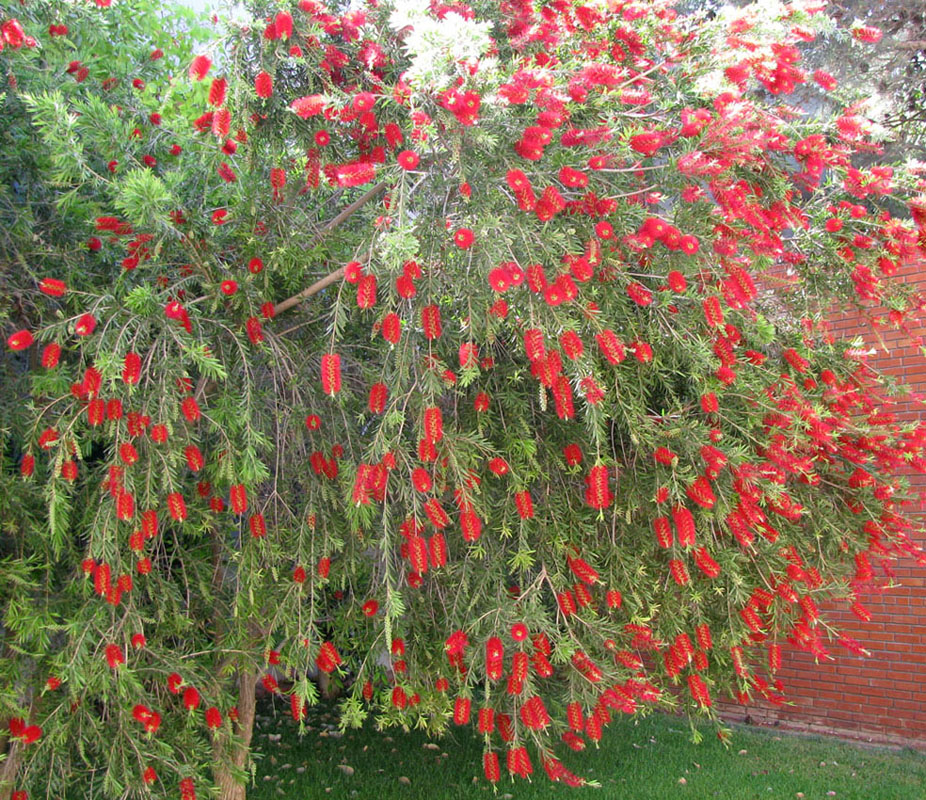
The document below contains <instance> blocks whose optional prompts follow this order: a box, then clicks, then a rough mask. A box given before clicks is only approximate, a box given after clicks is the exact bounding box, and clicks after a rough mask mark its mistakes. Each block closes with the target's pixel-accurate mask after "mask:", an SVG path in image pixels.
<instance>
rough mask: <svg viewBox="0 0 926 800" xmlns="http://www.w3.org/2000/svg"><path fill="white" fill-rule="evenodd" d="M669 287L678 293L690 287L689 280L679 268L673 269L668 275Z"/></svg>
mask: <svg viewBox="0 0 926 800" xmlns="http://www.w3.org/2000/svg"><path fill="white" fill-rule="evenodd" d="M668 284H669V288H670V289H671V290H672V291H673V292H675V293H676V294H682V293H683V292H684V291H685V290H686V289H687V288H688V281H686V280H685V276H684V275H682V273H681V272H679V271H678V270H672V272H670V273H669V275H668Z"/></svg>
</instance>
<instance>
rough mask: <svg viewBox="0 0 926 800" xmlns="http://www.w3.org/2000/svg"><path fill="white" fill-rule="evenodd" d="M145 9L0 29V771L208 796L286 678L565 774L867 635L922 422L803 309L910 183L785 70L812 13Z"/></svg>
mask: <svg viewBox="0 0 926 800" xmlns="http://www.w3.org/2000/svg"><path fill="white" fill-rule="evenodd" d="M159 5H160V4H156V3H152V2H133V3H132V4H131V5H129V4H124V3H117V4H115V5H112V6H111V7H110V4H109V2H108V0H107V1H106V2H104V0H98V1H97V2H96V3H95V4H94V3H89V2H83V3H60V2H41V1H39V0H36V1H35V2H30V3H28V4H23V5H22V6H20V7H19V8H17V13H18V14H19V16H18V17H17V18H16V19H11V18H5V19H3V20H2V21H0V26H2V27H0V36H2V39H0V41H2V45H3V47H2V52H0V65H2V71H3V74H4V75H5V76H6V81H7V86H6V89H5V91H4V94H3V97H2V114H0V140H2V142H3V147H2V148H0V175H2V184H0V185H2V187H3V189H2V194H0V222H2V229H3V235H2V236H0V264H2V272H0V278H2V283H0V309H2V311H0V313H2V319H3V322H2V325H3V329H4V334H3V340H4V341H5V342H6V347H5V349H4V355H3V358H2V362H0V366H2V370H3V386H4V392H3V396H2V401H0V413H2V424H0V432H2V439H0V441H2V471H0V480H2V486H0V511H2V518H3V524H4V528H3V533H2V538H0V576H2V581H0V604H2V605H0V607H2V613H3V617H2V626H3V628H2V630H3V640H2V641H3V644H2V647H3V649H2V652H0V717H2V720H0V722H2V725H0V728H2V730H3V734H2V738H0V747H3V748H5V754H6V758H5V760H4V761H3V762H2V765H0V769H2V774H0V779H2V782H0V786H2V789H0V797H3V798H8V797H10V795H11V794H13V795H14V796H15V797H16V798H17V800H21V799H22V798H25V797H26V796H27V795H26V793H32V794H31V796H33V797H37V796H42V795H44V794H47V793H50V794H52V795H55V796H63V795H64V794H65V792H67V793H68V796H78V795H81V796H83V795H84V794H87V795H89V794H98V793H99V792H101V791H102V792H103V793H104V794H105V795H107V796H112V797H125V796H144V795H147V794H149V793H150V794H154V795H157V796H167V797H177V796H180V797H181V798H183V799H184V800H191V798H193V797H195V796H196V794H197V793H199V795H200V796H201V797H202V796H207V795H209V794H210V792H211V791H212V788H213V787H216V788H217V791H218V792H219V793H220V795H221V796H222V797H225V798H241V797H243V795H244V787H245V783H246V780H247V777H248V773H249V770H250V769H251V767H252V762H251V760H250V758H249V753H250V742H251V729H252V724H253V719H254V705H255V688H256V686H257V685H259V684H261V683H262V684H263V686H264V687H265V689H266V690H267V691H269V692H271V693H273V694H278V695H280V696H281V698H283V699H285V702H286V703H287V705H288V706H289V708H290V709H291V711H292V716H293V718H294V720H295V721H294V724H297V723H300V724H301V720H302V717H303V715H304V713H305V708H306V707H307V705H308V704H311V703H314V702H315V701H316V699H317V694H318V692H317V689H316V687H315V683H314V678H315V676H316V675H322V676H329V679H330V680H331V681H333V682H335V683H337V684H339V685H340V687H341V692H342V696H341V700H340V703H341V706H340V707H341V711H342V714H343V717H342V720H343V723H344V724H345V725H348V726H352V725H358V724H361V723H362V721H363V720H364V719H365V718H366V717H367V716H369V715H372V716H373V717H375V719H376V720H377V722H378V724H380V725H383V726H392V725H405V726H411V725H415V726H425V727H426V728H427V729H428V730H430V731H432V732H434V733H440V732H441V731H444V730H446V729H447V728H448V727H450V726H452V725H466V726H471V727H474V728H475V729H476V730H477V731H478V733H479V734H480V735H483V736H484V738H485V756H484V764H483V767H484V771H485V777H486V778H487V779H488V780H489V781H492V782H496V781H498V780H500V779H502V775H504V774H505V773H507V774H510V775H511V776H516V777H519V778H528V777H530V776H531V775H532V774H534V773H540V772H544V771H545V772H546V773H547V774H548V775H549V777H550V778H551V779H552V780H555V781H564V782H566V783H567V784H570V785H574V784H581V783H582V782H583V779H582V778H581V777H579V776H578V775H577V774H576V773H581V763H580V761H579V760H576V759H577V757H575V756H572V755H571V754H570V753H569V751H570V750H581V749H583V748H584V747H586V746H588V745H589V744H590V743H595V742H597V741H598V740H599V739H600V738H601V736H602V735H603V732H604V729H605V728H606V727H607V725H608V723H609V722H610V721H611V720H612V719H613V718H614V717H615V716H618V715H621V714H637V713H645V712H646V711H647V710H648V709H651V708H653V707H667V708H675V709H679V710H682V711H685V712H687V713H688V714H690V715H692V716H693V717H707V718H711V719H716V709H715V707H714V705H713V703H714V701H715V700H716V699H717V698H719V697H721V696H728V695H731V694H732V695H733V696H736V697H739V698H742V699H744V700H746V699H749V698H756V697H760V698H766V699H768V700H771V701H773V702H780V701H781V700H782V698H783V697H784V691H785V687H783V686H782V684H781V683H780V681H779V680H778V678H777V677H776V671H777V668H778V665H779V662H780V654H781V648H782V647H783V646H786V645H791V646H795V647H799V648H803V649H805V650H808V651H810V652H811V653H813V654H814V655H815V656H816V657H817V658H828V657H830V653H837V652H839V651H840V650H845V649H848V650H849V651H851V652H859V651H861V645H860V644H859V643H857V642H855V641H852V640H850V639H848V638H845V637H844V636H842V635H841V634H840V632H839V631H838V630H837V629H836V627H834V625H833V624H832V622H831V621H829V620H827V618H826V615H825V613H824V611H823V608H824V607H823V601H824V600H828V599H831V598H835V599H837V600H841V601H844V602H845V603H848V604H850V605H852V607H853V609H854V610H855V611H856V613H857V614H858V615H859V616H862V617H864V616H866V611H865V609H864V608H863V607H862V606H861V605H859V604H858V602H857V599H856V596H857V593H858V592H859V590H860V589H863V588H864V589H866V590H868V589H870V588H871V587H872V586H880V585H883V584H886V583H888V582H889V581H890V576H891V569H890V561H891V559H893V558H895V557H897V556H908V557H909V556H912V557H916V558H922V557H921V555H920V554H919V551H918V549H917V547H916V544H915V540H916V538H917V537H918V536H920V535H921V534H922V523H921V522H917V521H916V519H915V518H914V517H912V516H911V515H912V512H913V511H914V510H915V508H916V505H917V504H918V501H919V498H918V497H916V495H915V494H914V493H912V492H911V491H910V490H909V489H908V487H907V485H906V483H905V481H904V478H903V473H904V472H905V471H908V470H909V469H911V468H912V469H918V470H922V469H923V468H924V466H926V460H924V452H923V450H924V446H926V426H924V425H922V424H921V423H917V422H915V421H909V420H905V419H901V418H899V417H898V416H897V415H896V414H895V410H894V406H895V404H896V402H897V398H898V397H899V396H900V395H902V394H903V393H904V391H905V390H904V388H903V387H902V386H897V385H894V384H893V383H891V382H890V381H888V380H887V379H886V378H885V377H883V376H881V375H879V374H878V373H877V372H876V371H875V370H873V369H872V368H871V367H870V366H869V365H868V364H867V363H866V357H867V356H866V354H867V351H866V350H864V349H863V347H862V346H861V345H859V343H858V342H845V341H838V340H836V339H835V338H834V336H833V335H832V333H831V332H830V331H829V329H828V326H827V322H826V320H827V318H828V316H830V315H831V314H832V313H833V312H834V311H835V310H838V309H839V308H841V307H843V306H845V305H846V304H849V305H855V306H859V307H861V308H862V309H863V310H864V312H865V313H866V314H867V315H868V318H869V319H870V321H871V324H872V326H873V327H874V328H882V327H889V326H902V327H907V326H910V325H912V324H913V323H914V322H915V318H916V317H917V315H918V314H919V312H920V311H921V310H922V307H923V298H922V297H919V296H916V295H915V294H914V293H912V292H911V291H910V290H909V288H907V287H905V286H903V285H902V284H900V283H898V282H896V281H895V280H892V278H893V276H894V275H895V273H896V272H897V270H898V265H899V264H900V263H901V262H903V261H905V260H908V259H916V258H921V257H922V256H923V254H924V252H923V251H924V242H926V197H924V189H926V182H924V178H923V175H922V169H920V170H919V171H917V170H916V169H915V165H914V168H908V169H906V170H904V169H900V168H897V169H892V168H891V167H887V166H874V167H870V168H864V169H863V168H860V167H858V166H855V164H854V162H853V157H854V155H855V154H857V153H860V152H865V153H870V152H871V151H875V150H877V148H878V146H879V145H878V144H877V142H876V141H875V138H876V137H875V134H876V131H875V130H873V128H872V126H871V125H869V123H868V122H867V121H866V119H865V118H864V110H863V108H862V107H861V106H860V105H858V104H855V105H847V106H846V109H845V111H844V112H843V113H842V114H841V115H839V116H838V117H835V118H832V119H830V118H822V117H808V116H805V115H803V114H802V113H801V111H800V109H797V108H794V107H791V106H789V105H788V104H787V100H788V94H789V92H790V91H791V90H792V89H794V87H796V86H798V85H800V84H802V83H806V82H807V81H809V80H815V81H816V82H817V83H818V84H820V86H821V87H823V88H824V89H826V90H827V91H830V92H832V93H833V94H834V96H837V97H838V92H839V88H838V87H837V86H834V85H833V81H832V79H831V78H830V77H829V76H828V75H826V74H824V73H815V74H814V75H813V76H811V75H808V74H806V73H805V72H804V71H803V70H802V69H801V66H800V60H801V43H802V42H806V41H809V40H811V39H813V37H814V34H815V31H818V30H822V29H825V28H826V29H828V27H829V26H830V24H831V23H830V22H829V20H828V19H827V17H826V16H825V14H824V13H823V9H822V6H823V4H822V3H821V2H813V1H812V0H811V1H810V2H795V3H791V4H782V5H781V6H780V7H775V8H772V10H771V11H769V6H768V4H765V5H764V8H765V11H764V12H763V14H761V15H760V14H759V13H758V12H756V11H755V10H754V9H751V8H745V9H741V10H737V11H735V12H729V13H728V14H722V15H720V16H718V17H716V18H714V19H712V20H707V19H701V18H698V17H690V16H685V15H681V14H678V13H676V11H675V10H673V8H672V6H671V4H669V3H666V2H661V1H660V0H654V2H620V1H619V0H610V1H609V2H595V1H594V0H593V1H592V2H589V3H587V4H584V5H579V4H574V3H571V2H566V1H565V0H555V1H554V2H550V3H542V4H534V3H531V2H515V1H513V0H512V1H511V2H507V1H506V2H502V3H490V2H478V3H475V4H474V5H473V6H467V5H465V4H463V3H455V4H452V5H441V4H439V3H433V4H432V5H431V6H430V7H425V6H424V5H423V4H419V3H405V2H401V3H395V4H390V3H387V2H379V3H377V2H371V3H370V4H369V5H368V6H366V7H364V8H362V9H356V8H355V9H354V10H348V11H345V10H344V9H343V8H334V7H332V8H326V7H325V6H324V5H323V4H322V3H321V2H316V1H315V0H302V2H299V3H298V4H296V5H286V4H278V3H274V4H270V3H257V4H251V7H250V14H249V15H242V17H241V18H240V19H233V20H231V21H229V22H227V23H222V25H221V26H220V27H218V29H217V30H216V31H214V32H208V31H203V30H201V29H200V28H198V27H197V26H196V25H194V24H193V23H191V22H189V21H184V18H183V17H181V16H179V15H173V16H170V17H169V18H168V19H162V18H160V17H159V16H158V14H157V12H156V8H157V7H158V6H159ZM852 36H853V37H854V39H855V40H856V42H857V44H858V47H859V48H860V52H861V53H864V50H863V49H861V48H864V46H865V43H866V42H868V41H872V40H874V39H876V38H877V36H878V32H877V31H876V30H873V29H868V28H864V27H859V28H856V29H855V30H853V31H852ZM846 102H847V103H850V102H852V98H846ZM718 730H719V732H720V733H721V735H725V730H724V729H723V727H722V726H721V725H720V723H719V721H718ZM564 753H565V754H566V756H567V758H566V763H568V764H569V766H568V767H567V766H565V765H564V762H563V761H561V760H560V759H561V758H562V757H563V754H564ZM570 759H571V760H570Z"/></svg>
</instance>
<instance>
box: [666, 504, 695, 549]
mask: <svg viewBox="0 0 926 800" xmlns="http://www.w3.org/2000/svg"><path fill="white" fill-rule="evenodd" d="M672 521H673V522H674V523H675V529H676V531H677V532H678V543H679V545H680V546H681V547H693V546H694V543H695V522H694V516H693V515H692V513H691V512H690V511H689V510H688V509H687V508H685V506H675V508H673V509H672Z"/></svg>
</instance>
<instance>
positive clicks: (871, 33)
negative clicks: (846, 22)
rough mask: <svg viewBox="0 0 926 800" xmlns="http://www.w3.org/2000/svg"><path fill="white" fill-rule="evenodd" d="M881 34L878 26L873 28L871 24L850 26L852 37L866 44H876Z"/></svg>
mask: <svg viewBox="0 0 926 800" xmlns="http://www.w3.org/2000/svg"><path fill="white" fill-rule="evenodd" d="M883 35H884V34H883V32H882V31H881V29H880V28H875V27H874V26H872V25H859V26H858V27H855V28H852V38H853V39H855V40H856V41H859V42H865V43H867V44H877V43H878V42H880V41H881V37H882V36H883Z"/></svg>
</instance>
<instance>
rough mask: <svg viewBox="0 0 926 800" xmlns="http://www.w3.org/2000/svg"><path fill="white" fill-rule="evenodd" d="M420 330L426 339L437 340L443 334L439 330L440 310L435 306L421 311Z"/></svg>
mask: <svg viewBox="0 0 926 800" xmlns="http://www.w3.org/2000/svg"><path fill="white" fill-rule="evenodd" d="M421 328H422V330H423V331H424V336H425V338H426V339H430V340H432V341H433V340H434V339H439V338H440V336H441V334H442V333H443V329H442V328H441V318H440V309H439V308H438V307H437V306H436V305H428V306H425V307H424V308H422V309H421Z"/></svg>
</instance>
